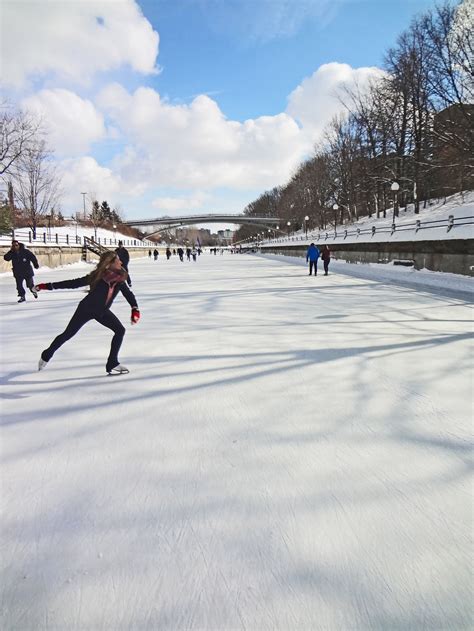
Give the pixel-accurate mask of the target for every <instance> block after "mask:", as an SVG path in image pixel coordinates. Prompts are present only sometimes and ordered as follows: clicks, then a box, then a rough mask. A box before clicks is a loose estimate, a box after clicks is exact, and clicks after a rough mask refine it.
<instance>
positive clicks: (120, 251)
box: [115, 241, 132, 287]
mask: <svg viewBox="0 0 474 631" xmlns="http://www.w3.org/2000/svg"><path fill="white" fill-rule="evenodd" d="M118 244H119V246H118V248H116V250H115V252H116V254H117V256H118V257H119V259H120V260H121V262H122V267H123V268H124V270H126V271H127V285H128V286H129V287H131V286H132V279H131V278H130V274H128V264H129V262H130V254H129V253H128V250H127V248H125V247H124V245H123V241H119V242H118Z"/></svg>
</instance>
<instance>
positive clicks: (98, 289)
mask: <svg viewBox="0 0 474 631" xmlns="http://www.w3.org/2000/svg"><path fill="white" fill-rule="evenodd" d="M45 285H46V288H47V289H77V288H78V287H85V286H86V285H89V275H87V276H81V278H73V279H71V280H61V281H59V282H57V283H45ZM109 287H110V286H109V284H108V283H107V282H106V281H105V280H99V282H98V283H97V285H96V286H95V287H94V289H91V290H90V291H89V293H88V294H87V296H86V297H85V298H83V299H82V300H81V302H80V303H79V304H80V305H82V306H83V307H85V308H87V310H88V311H90V312H91V313H93V314H95V315H101V314H103V313H104V312H105V311H106V310H107V309H110V306H111V304H112V302H113V301H114V300H115V297H116V296H117V294H118V292H119V291H121V292H122V294H123V295H124V297H125V298H126V300H127V302H128V304H129V305H130V306H131V307H132V308H133V307H135V308H136V309H138V305H137V300H136V298H135V296H134V294H133V293H132V292H131V291H130V289H129V288H128V286H127V283H126V282H121V283H117V284H116V285H115V286H114V289H113V292H112V296H111V297H110V299H109V302H108V303H107V304H106V301H107V294H108V292H109Z"/></svg>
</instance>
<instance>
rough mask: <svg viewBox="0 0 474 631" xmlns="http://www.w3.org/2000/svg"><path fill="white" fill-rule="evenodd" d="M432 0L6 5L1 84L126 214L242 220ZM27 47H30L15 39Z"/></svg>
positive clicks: (84, 183) (67, 198)
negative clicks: (345, 92) (346, 92)
mask: <svg viewBox="0 0 474 631" xmlns="http://www.w3.org/2000/svg"><path fill="white" fill-rule="evenodd" d="M433 7H434V2H432V1H431V0H330V1H329V0H173V1H171V0H155V1H154V0H142V1H141V2H136V1H135V0H115V1H114V2H104V1H100V0H87V1H86V0H69V1H68V2H46V3H45V2H42V1H40V0H23V1H22V2H16V1H13V0H6V1H5V0H4V2H3V20H2V50H1V53H2V58H3V65H2V75H1V80H2V89H3V91H4V93H5V94H7V96H8V97H9V99H10V100H11V101H13V102H14V103H16V104H18V105H19V106H21V107H22V108H24V109H27V110H30V111H32V112H34V113H37V114H39V115H40V116H41V117H42V119H43V121H44V124H45V127H46V128H47V130H48V141H49V143H50V145H51V146H52V147H53V148H54V149H55V152H56V153H55V155H56V159H57V161H58V165H59V167H60V169H61V171H62V172H63V198H62V208H63V211H64V212H65V214H69V213H72V212H74V211H75V210H78V209H79V208H80V207H81V206H82V196H81V195H80V192H81V191H87V192H88V202H91V201H92V199H93V198H97V199H99V201H102V200H104V199H106V200H107V201H109V203H110V204H111V205H112V206H117V205H118V206H119V207H120V208H121V210H122V214H123V215H124V216H125V217H126V218H127V219H136V218H139V217H147V218H149V217H152V216H162V215H171V216H176V215H178V214H182V213H185V214H188V213H192V212H198V213H202V212H230V213H239V212H241V211H242V210H243V209H244V207H245V205H246V204H247V203H249V202H250V201H252V200H254V199H256V198H257V197H258V196H259V195H260V194H261V193H262V192H263V191H265V190H268V189H270V188H272V187H273V186H277V185H284V184H285V183H286V181H287V180H288V179H289V177H290V176H291V173H292V172H293V171H294V169H295V168H296V167H297V166H298V164H300V163H301V161H302V160H303V159H304V158H305V157H307V156H308V155H310V154H311V152H312V150H313V148H314V145H315V143H318V142H319V141H320V140H321V138H322V134H323V131H324V126H325V125H326V124H327V123H328V122H329V121H330V119H331V118H332V116H334V115H335V114H337V113H338V112H339V111H340V110H341V105H340V103H339V101H338V99H337V92H338V90H339V89H340V88H341V87H342V86H343V85H344V84H351V83H354V82H357V83H358V84H359V85H361V86H363V85H364V84H365V83H367V82H368V81H370V80H372V79H374V78H376V77H377V76H379V75H380V68H381V67H382V64H383V56H384V53H385V52H386V50H387V49H388V47H389V46H390V45H393V44H394V43H395V41H396V38H397V36H398V35H399V34H400V33H401V32H402V31H403V29H405V28H406V27H408V25H409V23H410V20H411V19H412V18H413V16H414V15H416V14H417V13H419V12H421V11H425V10H427V9H429V8H433ZM19 38H21V41H22V42H24V45H23V46H22V47H21V48H18V46H16V42H18V41H19Z"/></svg>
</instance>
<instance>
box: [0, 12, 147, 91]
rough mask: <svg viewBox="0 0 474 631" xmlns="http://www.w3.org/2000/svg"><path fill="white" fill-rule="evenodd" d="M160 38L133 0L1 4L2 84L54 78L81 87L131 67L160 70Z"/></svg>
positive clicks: (138, 69) (20, 84) (141, 70)
mask: <svg viewBox="0 0 474 631" xmlns="http://www.w3.org/2000/svg"><path fill="white" fill-rule="evenodd" d="M158 42H159V37H158V33H156V32H155V31H154V30H153V28H152V26H151V24H150V23H149V22H148V20H146V19H145V17H144V16H143V14H142V13H141V10H140V7H139V6H138V4H137V3H136V2H135V1H134V0H114V1H113V2H109V1H106V0H102V1H100V0H87V1H85V0H82V1H80V0H75V1H62V2H38V1H37V0H22V1H21V2H14V1H8V2H4V3H3V4H2V45H1V56H2V82H3V83H4V84H6V85H12V86H16V87H19V86H22V85H23V84H24V83H25V81H26V80H28V79H34V78H38V77H43V76H45V75H49V74H53V75H55V76H57V77H59V78H62V79H68V80H72V81H75V82H78V83H85V82H87V81H88V80H89V79H90V78H91V77H92V76H93V75H94V74H95V73H96V72H100V71H107V70H112V69H117V68H120V67H121V66H124V65H129V66H130V67H131V68H132V69H133V70H135V71H137V72H139V73H143V74H148V73H153V72H155V71H156V69H155V63H156V57H157V54H158Z"/></svg>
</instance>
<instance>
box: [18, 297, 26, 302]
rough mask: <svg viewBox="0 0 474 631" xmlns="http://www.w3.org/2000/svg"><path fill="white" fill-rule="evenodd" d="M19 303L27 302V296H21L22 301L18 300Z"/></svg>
mask: <svg viewBox="0 0 474 631" xmlns="http://www.w3.org/2000/svg"><path fill="white" fill-rule="evenodd" d="M18 302H26V298H25V296H20V300H18Z"/></svg>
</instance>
